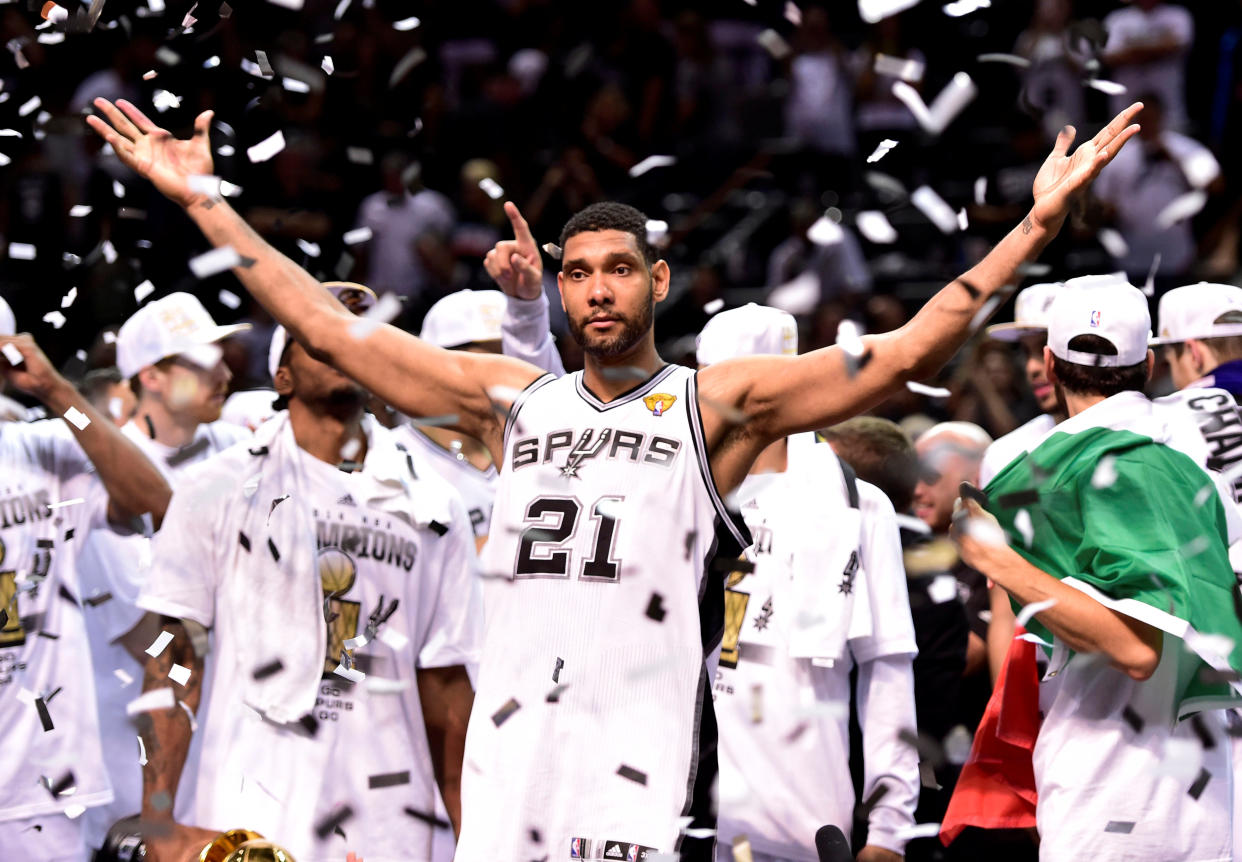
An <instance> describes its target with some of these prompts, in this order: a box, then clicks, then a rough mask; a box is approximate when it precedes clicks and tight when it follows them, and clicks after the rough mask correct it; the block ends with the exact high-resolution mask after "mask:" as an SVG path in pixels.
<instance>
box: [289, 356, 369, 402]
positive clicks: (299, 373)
mask: <svg viewBox="0 0 1242 862" xmlns="http://www.w3.org/2000/svg"><path fill="white" fill-rule="evenodd" d="M282 371H284V372H286V373H285V374H282ZM276 373H277V380H276V381H275V383H276V391H277V392H279V393H280V394H281V395H284V396H286V397H289V398H291V399H296V400H298V401H301V402H303V403H318V404H332V405H336V406H340V407H348V408H351V409H352V408H353V407H355V406H356V407H361V406H362V405H363V404H365V403H366V400H367V397H368V394H367V391H366V390H365V389H363V388H362V387H361V386H359V385H358V384H357V383H355V382H354V381H353V380H351V379H349V378H348V377H346V376H345V375H344V374H342V373H341V372H339V371H337V370H336V369H335V368H333V367H332V366H331V365H328V364H327V363H324V362H320V361H319V360H318V359H314V358H312V357H311V355H310V354H309V353H307V352H306V350H305V349H304V348H303V347H302V345H300V344H298V343H297V342H296V341H293V342H290V344H289V348H288V350H287V351H286V352H285V358H284V361H283V362H282V363H281V367H280V368H278V369H277V372H276Z"/></svg>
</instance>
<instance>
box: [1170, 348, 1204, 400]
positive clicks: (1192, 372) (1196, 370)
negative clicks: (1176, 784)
mask: <svg viewBox="0 0 1242 862" xmlns="http://www.w3.org/2000/svg"><path fill="white" fill-rule="evenodd" d="M1195 346H1196V347H1198V345H1195ZM1199 349H1200V350H1201V349H1202V348H1199ZM1197 353H1198V350H1192V349H1191V345H1190V344H1188V343H1186V342H1183V343H1181V344H1169V345H1166V346H1165V348H1164V358H1165V361H1166V362H1168V363H1169V376H1171V377H1172V378H1173V386H1174V388H1176V389H1185V388H1186V387H1187V386H1189V385H1190V384H1192V383H1194V382H1195V381H1196V380H1198V379H1199V378H1200V377H1202V376H1203V375H1204V374H1205V373H1206V372H1205V371H1204V370H1203V365H1202V363H1201V362H1200V361H1199V357H1198V356H1197V355H1196V354H1197Z"/></svg>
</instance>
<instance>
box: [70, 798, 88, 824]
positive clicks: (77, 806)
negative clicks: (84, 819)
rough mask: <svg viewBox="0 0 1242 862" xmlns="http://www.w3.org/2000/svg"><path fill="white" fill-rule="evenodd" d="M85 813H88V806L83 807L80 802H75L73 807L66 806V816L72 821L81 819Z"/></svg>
mask: <svg viewBox="0 0 1242 862" xmlns="http://www.w3.org/2000/svg"><path fill="white" fill-rule="evenodd" d="M85 813H86V806H85V805H82V804H81V803H80V802H75V803H73V804H72V805H66V806H65V816H66V817H68V818H69V819H70V820H77V819H78V818H79V817H81V816H82V815H83V814H85Z"/></svg>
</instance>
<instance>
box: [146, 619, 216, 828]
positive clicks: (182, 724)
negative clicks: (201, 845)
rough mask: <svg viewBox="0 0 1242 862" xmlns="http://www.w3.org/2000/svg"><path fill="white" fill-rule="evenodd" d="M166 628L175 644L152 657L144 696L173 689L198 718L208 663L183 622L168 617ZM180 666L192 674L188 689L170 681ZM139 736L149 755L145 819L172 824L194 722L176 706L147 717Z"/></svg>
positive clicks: (148, 663)
mask: <svg viewBox="0 0 1242 862" xmlns="http://www.w3.org/2000/svg"><path fill="white" fill-rule="evenodd" d="M161 627H162V628H164V629H167V630H168V631H170V632H172V633H173V640H172V642H171V643H169V644H168V646H167V647H166V648H165V649H164V651H163V652H162V653H160V654H159V655H158V656H154V657H147V659H146V663H145V666H144V668H143V680H142V690H143V692H148V691H156V690H158V689H161V688H172V690H173V694H174V696H175V697H176V698H177V699H178V700H180V701H181V702H182V703H185V704H186V705H187V706H189V707H190V709H191V710H192V711H194V712H197V711H198V705H199V700H200V698H201V696H202V675H203V661H202V659H201V658H199V656H198V655H197V653H196V652H195V649H194V646H193V644H192V643H191V641H190V638H189V636H188V634H187V633H186V630H185V627H184V626H183V625H182V624H181V622H180V621H179V620H174V619H171V618H169V617H165V618H164V619H163V620H162V625H161ZM174 664H179V665H181V666H182V667H188V668H189V669H190V678H189V679H188V680H187V681H186V684H185V686H184V687H183V686H180V685H177V684H176V683H175V682H173V681H172V680H171V679H169V678H168V672H169V671H170V670H171V669H172V666H173V665H174ZM139 730H140V733H141V736H142V742H143V746H144V748H145V750H146V755H147V762H146V765H144V766H143V767H142V785H143V788H142V808H143V812H142V813H143V816H146V817H155V818H168V819H171V818H172V801H173V800H174V799H175V798H176V795H177V783H178V782H179V781H180V779H181V770H182V768H183V767H184V766H185V759H186V755H187V753H188V752H189V748H190V733H191V731H190V718H189V716H188V715H187V714H186V712H185V709H183V708H182V706H181V705H180V704H174V705H173V706H172V708H170V709H161V710H152V711H151V712H147V713H144V714H143V720H142V721H141V722H140V723H139Z"/></svg>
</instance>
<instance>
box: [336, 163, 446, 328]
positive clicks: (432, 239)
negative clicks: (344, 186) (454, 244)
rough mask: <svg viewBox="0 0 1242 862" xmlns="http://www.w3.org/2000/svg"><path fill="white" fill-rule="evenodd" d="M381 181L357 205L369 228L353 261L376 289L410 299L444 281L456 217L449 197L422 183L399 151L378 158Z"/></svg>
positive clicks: (416, 169) (362, 223) (417, 170)
mask: <svg viewBox="0 0 1242 862" xmlns="http://www.w3.org/2000/svg"><path fill="white" fill-rule="evenodd" d="M380 176H381V181H382V183H383V187H382V188H381V189H380V191H377V192H374V193H372V194H369V195H367V196H366V197H365V198H363V200H362V206H360V207H359V208H358V220H357V226H358V227H359V228H364V227H365V228H370V230H371V240H370V242H368V243H365V244H364V245H363V246H361V247H360V253H361V254H362V255H363V256H361V257H360V259H359V266H360V267H361V269H362V271H363V272H365V273H366V285H367V286H368V287H370V288H371V289H372V290H374V291H375V292H376V293H390V292H391V293H395V294H396V295H397V296H400V297H403V298H405V299H407V300H408V301H409V302H410V303H411V304H414V303H419V302H421V301H423V297H424V295H425V294H427V293H428V292H429V291H435V290H439V289H441V288H442V286H444V285H447V284H448V283H449V282H450V280H451V278H452V274H453V256H452V253H451V252H450V251H449V248H448V245H447V241H448V237H449V234H450V233H451V232H452V230H453V226H454V224H455V221H456V217H455V215H454V213H453V205H452V204H451V203H450V202H449V199H448V198H447V197H445V196H444V195H442V194H440V193H439V192H437V191H432V190H431V189H428V188H425V187H423V186H422V181H421V170H420V166H419V164H418V163H417V162H411V161H410V160H409V158H408V157H407V156H405V155H404V154H403V153H398V152H393V153H389V154H388V155H386V156H384V158H383V160H382V161H381V162H380Z"/></svg>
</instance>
